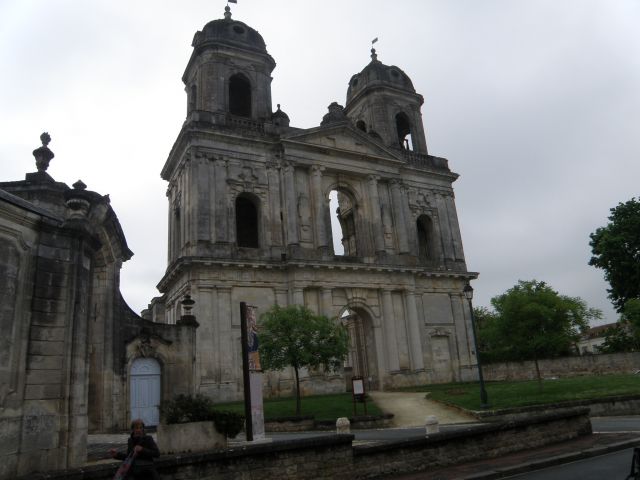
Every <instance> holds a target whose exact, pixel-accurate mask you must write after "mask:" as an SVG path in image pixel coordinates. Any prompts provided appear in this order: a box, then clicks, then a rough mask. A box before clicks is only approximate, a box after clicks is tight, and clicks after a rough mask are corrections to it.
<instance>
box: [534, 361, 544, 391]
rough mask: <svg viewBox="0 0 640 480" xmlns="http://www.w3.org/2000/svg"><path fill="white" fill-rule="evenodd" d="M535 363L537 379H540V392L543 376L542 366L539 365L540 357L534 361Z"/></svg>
mask: <svg viewBox="0 0 640 480" xmlns="http://www.w3.org/2000/svg"><path fill="white" fill-rule="evenodd" d="M533 362H534V363H535V364H536V377H537V379H538V391H539V392H541V391H542V375H540V365H538V357H535V358H534V359H533Z"/></svg>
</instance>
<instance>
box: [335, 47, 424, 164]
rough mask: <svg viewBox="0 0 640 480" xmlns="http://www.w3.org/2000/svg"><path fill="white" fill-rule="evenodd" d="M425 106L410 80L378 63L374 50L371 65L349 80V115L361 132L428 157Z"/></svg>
mask: <svg viewBox="0 0 640 480" xmlns="http://www.w3.org/2000/svg"><path fill="white" fill-rule="evenodd" d="M423 102H424V99H423V98H422V95H420V94H418V93H416V90H415V88H414V87H413V82H412V81H411V79H410V78H409V76H408V75H407V74H406V73H404V71H403V70H402V69H401V68H399V67H396V66H395V65H391V66H389V65H385V64H384V63H382V62H381V61H380V60H378V55H377V54H376V50H375V49H374V48H372V49H371V62H369V64H368V65H367V66H365V67H364V68H363V69H362V71H361V72H360V73H356V74H355V75H353V76H352V77H351V80H349V86H348V88H347V103H346V106H345V114H346V115H347V116H348V117H349V118H350V119H351V120H352V121H353V123H354V124H355V125H356V126H358V128H360V129H361V130H364V131H366V132H368V133H370V134H371V135H373V136H376V137H379V138H380V139H382V141H383V142H384V143H385V144H387V145H389V146H391V147H395V148H401V149H406V150H412V151H415V152H418V153H425V154H426V153H427V145H426V140H425V135H424V129H423V127H422V117H421V113H420V107H421V106H422V103H423Z"/></svg>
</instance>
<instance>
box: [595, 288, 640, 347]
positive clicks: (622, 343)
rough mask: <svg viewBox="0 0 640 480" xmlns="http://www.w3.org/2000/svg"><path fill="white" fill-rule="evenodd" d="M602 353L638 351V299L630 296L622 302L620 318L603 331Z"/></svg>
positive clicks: (639, 303) (639, 330)
mask: <svg viewBox="0 0 640 480" xmlns="http://www.w3.org/2000/svg"><path fill="white" fill-rule="evenodd" d="M600 351H601V352H603V353H617V352H638V351H640V300H638V299H637V298H632V299H631V300H628V301H627V302H626V303H625V304H624V308H623V309H622V314H621V315H620V320H618V323H616V324H615V325H614V326H612V327H610V328H608V329H607V330H606V331H605V332H604V343H603V344H602V346H601V347H600Z"/></svg>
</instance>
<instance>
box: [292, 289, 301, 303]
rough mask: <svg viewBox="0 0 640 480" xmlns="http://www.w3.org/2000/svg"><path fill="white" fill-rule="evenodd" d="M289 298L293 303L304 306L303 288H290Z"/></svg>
mask: <svg viewBox="0 0 640 480" xmlns="http://www.w3.org/2000/svg"><path fill="white" fill-rule="evenodd" d="M291 300H292V302H293V304H294V305H300V306H304V288H300V287H294V288H293V289H292V290H291Z"/></svg>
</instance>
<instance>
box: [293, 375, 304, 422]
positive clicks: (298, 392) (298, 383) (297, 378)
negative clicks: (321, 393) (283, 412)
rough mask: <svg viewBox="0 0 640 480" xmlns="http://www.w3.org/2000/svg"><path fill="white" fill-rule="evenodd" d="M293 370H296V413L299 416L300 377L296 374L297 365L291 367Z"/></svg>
mask: <svg viewBox="0 0 640 480" xmlns="http://www.w3.org/2000/svg"><path fill="white" fill-rule="evenodd" d="M293 371H294V372H296V415H297V416H300V411H301V410H302V409H301V408H300V377H299V376H298V367H293Z"/></svg>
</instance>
